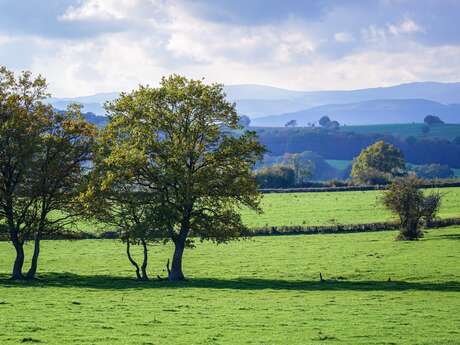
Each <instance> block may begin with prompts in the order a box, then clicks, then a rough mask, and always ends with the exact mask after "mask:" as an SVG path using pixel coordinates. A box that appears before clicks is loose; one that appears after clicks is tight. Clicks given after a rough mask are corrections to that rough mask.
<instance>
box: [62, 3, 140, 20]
mask: <svg viewBox="0 0 460 345" xmlns="http://www.w3.org/2000/svg"><path fill="white" fill-rule="evenodd" d="M141 3H142V1H141V0H86V1H84V2H82V3H81V4H80V5H79V6H70V7H69V8H68V9H67V10H66V11H65V13H64V14H63V15H61V16H60V17H59V19H60V20H63V21H85V20H121V19H125V18H127V16H129V15H130V14H132V12H133V11H135V10H136V9H137V8H138V7H139V6H140V5H141Z"/></svg>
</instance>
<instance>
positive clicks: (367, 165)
mask: <svg viewBox="0 0 460 345" xmlns="http://www.w3.org/2000/svg"><path fill="white" fill-rule="evenodd" d="M404 170H405V162H404V157H403V155H402V153H401V151H400V150H399V149H397V148H396V147H394V146H393V145H391V144H387V143H385V142H384V141H378V142H376V143H374V144H373V145H371V146H369V147H367V148H365V149H364V150H362V151H361V153H360V154H359V156H358V157H357V158H355V160H354V161H353V166H352V170H351V176H352V177H353V179H354V180H356V181H357V182H359V183H371V184H375V183H376V182H385V181H387V180H389V179H391V178H392V177H394V176H398V175H401V174H402V173H403V171H404ZM378 184H380V183H378Z"/></svg>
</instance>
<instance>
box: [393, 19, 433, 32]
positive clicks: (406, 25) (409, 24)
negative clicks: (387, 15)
mask: <svg viewBox="0 0 460 345" xmlns="http://www.w3.org/2000/svg"><path fill="white" fill-rule="evenodd" d="M388 31H389V32H390V33H391V34H393V35H395V36H398V35H402V34H412V33H415V32H423V31H424V30H423V28H422V27H420V26H419V25H417V23H415V22H414V21H413V20H411V19H408V18H406V19H405V20H404V21H403V22H401V23H400V24H398V25H394V24H393V25H388Z"/></svg>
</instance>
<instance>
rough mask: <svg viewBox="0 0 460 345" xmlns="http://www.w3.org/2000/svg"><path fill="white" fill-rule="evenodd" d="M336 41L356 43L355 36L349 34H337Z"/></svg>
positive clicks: (335, 35)
mask: <svg viewBox="0 0 460 345" xmlns="http://www.w3.org/2000/svg"><path fill="white" fill-rule="evenodd" d="M334 39H335V40H336V41H337V42H339V43H348V42H353V41H354V37H353V35H352V34H351V33H349V32H336V33H335V34H334Z"/></svg>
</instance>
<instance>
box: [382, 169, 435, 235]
mask: <svg viewBox="0 0 460 345" xmlns="http://www.w3.org/2000/svg"><path fill="white" fill-rule="evenodd" d="M420 186H421V181H420V180H419V179H417V177H416V176H415V175H410V176H408V177H404V178H398V179H396V180H395V181H394V182H393V183H392V184H391V185H390V188H389V189H388V190H387V191H385V192H384V196H383V204H384V205H385V207H386V208H388V209H389V210H390V211H391V212H393V213H394V214H396V215H398V217H399V221H400V233H399V235H398V237H397V239H399V240H416V239H418V238H421V237H423V232H422V230H421V229H420V225H421V220H422V219H424V220H425V222H426V223H427V224H430V223H431V222H432V220H433V219H434V217H435V216H436V213H437V211H438V210H439V207H440V204H441V195H440V194H439V193H432V194H430V195H428V196H424V194H423V191H422V190H421V189H420Z"/></svg>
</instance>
